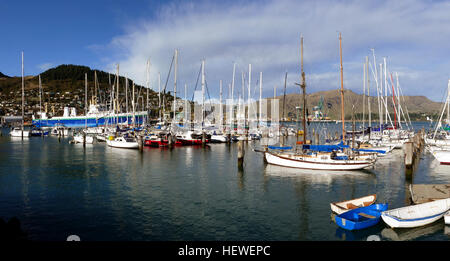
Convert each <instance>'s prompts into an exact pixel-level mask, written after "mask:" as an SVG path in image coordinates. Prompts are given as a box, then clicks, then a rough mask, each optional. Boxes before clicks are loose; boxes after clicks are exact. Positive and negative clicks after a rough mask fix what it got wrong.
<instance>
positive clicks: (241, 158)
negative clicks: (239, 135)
mask: <svg viewBox="0 0 450 261" xmlns="http://www.w3.org/2000/svg"><path fill="white" fill-rule="evenodd" d="M244 155H245V150H244V141H242V140H240V141H238V154H237V157H238V168H239V169H243V168H244Z"/></svg>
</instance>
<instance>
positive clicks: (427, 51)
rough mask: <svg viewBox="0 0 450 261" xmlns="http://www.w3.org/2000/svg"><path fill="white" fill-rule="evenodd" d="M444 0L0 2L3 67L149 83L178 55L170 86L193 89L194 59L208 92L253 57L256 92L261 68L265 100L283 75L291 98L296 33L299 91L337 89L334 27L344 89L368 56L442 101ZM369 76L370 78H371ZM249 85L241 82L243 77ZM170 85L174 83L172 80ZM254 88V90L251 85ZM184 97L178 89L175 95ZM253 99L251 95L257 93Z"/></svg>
mask: <svg viewBox="0 0 450 261" xmlns="http://www.w3.org/2000/svg"><path fill="white" fill-rule="evenodd" d="M449 13H450V3H449V2H448V1H427V0H408V1H406V0H399V1H294V0H278V1H276V0H265V1H238V0H237V1H122V0H114V1H106V0H104V1H100V0H97V1H25V2H24V1H20V2H18V1H4V0H0V24H1V25H2V27H1V28H2V29H1V30H2V40H1V41H0V71H1V72H3V73H5V74H7V75H15V76H18V75H20V73H21V71H20V66H21V64H20V52H21V51H22V50H23V51H24V53H25V74H27V75H30V74H32V75H36V74H38V73H40V72H42V71H44V70H46V69H48V68H51V67H54V66H57V65H59V64H80V65H86V66H89V67H91V68H93V69H94V68H95V69H101V70H105V71H113V70H114V68H115V65H116V64H120V74H121V75H127V76H129V77H130V78H132V79H134V80H135V81H136V82H137V83H139V84H143V85H145V84H146V62H147V59H150V63H151V68H150V87H151V88H152V89H155V90H156V89H157V86H156V83H157V74H158V73H161V78H162V79H165V78H166V77H167V72H168V68H169V65H170V61H171V58H172V55H173V52H174V50H175V48H177V49H178V50H179V68H178V70H179V75H178V88H179V90H180V89H183V90H184V84H187V85H188V89H189V94H188V96H191V94H192V91H193V89H194V85H195V81H196V77H197V73H198V70H199V67H200V63H201V60H202V59H205V63H206V69H205V71H206V78H207V82H208V87H209V88H210V93H211V96H213V97H217V96H218V83H219V80H223V82H224V93H227V92H228V85H229V84H230V83H231V76H232V66H233V62H236V63H237V72H236V90H235V93H239V92H240V90H241V76H242V73H244V74H245V80H246V81H247V78H248V70H247V68H248V64H249V63H251V64H252V68H253V72H252V82H251V85H252V86H253V88H256V84H257V82H256V79H257V78H259V72H260V71H262V72H263V90H264V95H263V96H271V95H272V94H273V88H274V87H275V86H276V87H277V90H278V94H281V92H282V87H283V84H284V83H283V80H284V72H286V71H287V72H288V74H289V76H288V91H287V92H288V93H292V92H298V87H296V86H295V85H294V83H295V82H298V79H299V75H300V74H299V37H300V34H303V36H304V43H305V49H304V54H305V72H306V77H307V92H315V91H320V90H330V89H334V88H339V82H340V79H339V46H338V44H339V42H338V33H337V32H338V31H340V32H342V37H343V55H344V57H343V59H344V86H345V88H349V89H352V90H354V91H356V92H359V93H361V92H362V88H363V84H362V83H363V73H362V66H363V65H362V64H363V62H364V60H365V57H366V56H369V57H370V61H371V63H373V57H372V53H371V51H370V49H371V48H374V49H375V54H376V62H377V68H378V63H379V62H381V61H382V59H383V57H386V58H387V67H388V71H389V72H392V73H396V72H397V73H398V74H399V81H400V85H401V87H402V89H403V92H404V93H405V94H407V95H425V96H427V97H429V98H430V99H433V100H436V101H441V99H442V96H443V95H444V94H445V89H446V88H447V81H448V78H449V76H450V69H449V68H450V61H449V58H448V57H450V48H448V43H449V42H450V26H449V25H450V15H448V14H449ZM372 81H373V79H372ZM245 84H246V85H247V84H248V83H247V82H246V83H245ZM168 86H169V87H168V88H169V90H171V89H172V88H173V87H172V86H173V79H172V78H171V81H169V83H168ZM252 93H254V91H252ZM183 95H184V94H183V93H182V95H181V96H183ZM254 98H256V97H254Z"/></svg>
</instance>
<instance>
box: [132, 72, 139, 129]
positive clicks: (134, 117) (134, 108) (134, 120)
mask: <svg viewBox="0 0 450 261" xmlns="http://www.w3.org/2000/svg"><path fill="white" fill-rule="evenodd" d="M138 102H139V98H138ZM135 104H136V103H135V101H134V81H133V102H132V106H133V127H136V106H135Z"/></svg>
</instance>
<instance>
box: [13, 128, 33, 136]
mask: <svg viewBox="0 0 450 261" xmlns="http://www.w3.org/2000/svg"><path fill="white" fill-rule="evenodd" d="M9 134H10V135H11V137H22V130H17V129H14V130H12V131H11V132H10V133H9ZM30 136H31V132H30V131H29V130H24V131H23V137H30Z"/></svg>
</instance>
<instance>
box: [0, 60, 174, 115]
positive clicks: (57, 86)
mask: <svg viewBox="0 0 450 261" xmlns="http://www.w3.org/2000/svg"><path fill="white" fill-rule="evenodd" d="M85 73H87V78H88V99H90V98H91V97H92V96H93V95H94V94H95V93H97V97H98V99H99V102H100V103H109V101H110V92H111V84H114V83H115V81H116V76H115V75H110V74H109V73H107V72H104V71H102V70H94V69H91V68H89V67H87V66H80V65H71V64H64V65H60V66H58V67H55V68H51V69H49V70H47V71H45V72H43V73H41V81H42V89H43V95H42V104H43V107H44V106H45V104H47V105H48V111H49V112H54V115H61V114H62V111H63V108H64V107H65V106H70V107H75V108H76V109H77V111H78V112H81V111H84V104H85ZM95 74H96V75H97V84H95V82H94V79H95V77H94V75H95ZM1 75H3V74H1ZM125 83H126V79H125V77H122V76H120V77H119V88H120V95H119V102H120V104H121V106H124V105H125ZM132 84H133V81H132V80H130V79H128V86H129V88H128V93H129V94H128V98H129V100H128V102H129V106H131V98H130V97H131V92H132ZM21 86H22V78H21V77H8V76H6V75H4V77H3V76H2V77H0V99H1V101H2V107H3V108H6V111H7V112H8V113H9V114H12V115H17V112H18V111H19V107H20V106H21V93H22V89H21ZM95 86H97V90H96V89H95ZM141 88H143V86H141V85H138V84H136V85H135V90H136V93H139V90H141ZM25 95H26V99H25V100H26V101H25V105H26V109H25V111H26V112H28V113H26V114H28V115H31V114H32V113H33V111H36V110H38V104H39V77H38V75H36V76H26V77H25ZM140 95H141V96H142V98H143V99H140V100H139V104H140V105H141V107H142V104H143V103H144V104H146V102H147V101H146V100H145V99H146V97H147V96H146V92H145V93H143V91H142V92H141V93H140ZM166 99H167V100H168V101H170V100H172V97H171V96H170V93H168V94H167V95H166ZM149 104H150V106H151V107H155V106H156V107H157V105H158V96H157V93H156V92H154V91H152V90H150V92H149Z"/></svg>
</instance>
